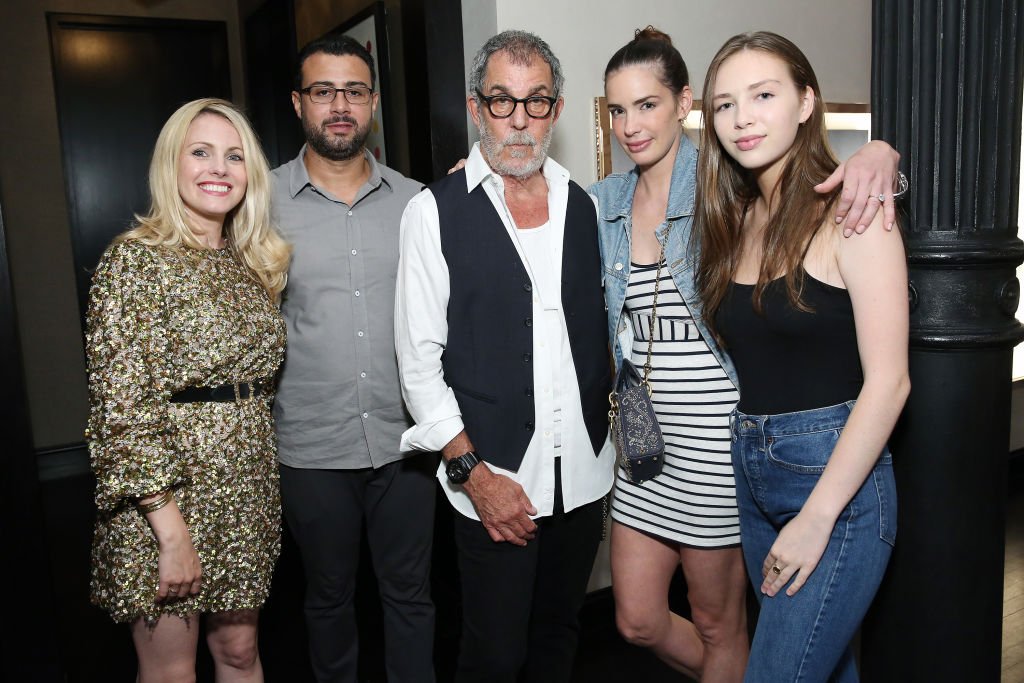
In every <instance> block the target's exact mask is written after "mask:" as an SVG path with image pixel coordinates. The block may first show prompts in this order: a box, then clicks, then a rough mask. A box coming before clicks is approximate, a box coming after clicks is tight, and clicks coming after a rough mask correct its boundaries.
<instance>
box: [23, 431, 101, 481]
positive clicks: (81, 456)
mask: <svg viewBox="0 0 1024 683" xmlns="http://www.w3.org/2000/svg"><path fill="white" fill-rule="evenodd" d="M36 467H37V468H38V470H39V481H54V480H56V479H65V478H67V477H78V476H81V475H83V474H89V472H90V470H89V448H88V446H86V445H85V442H84V441H83V442H80V443H72V444H66V445H64V446H53V447H51V448H40V449H37V450H36Z"/></svg>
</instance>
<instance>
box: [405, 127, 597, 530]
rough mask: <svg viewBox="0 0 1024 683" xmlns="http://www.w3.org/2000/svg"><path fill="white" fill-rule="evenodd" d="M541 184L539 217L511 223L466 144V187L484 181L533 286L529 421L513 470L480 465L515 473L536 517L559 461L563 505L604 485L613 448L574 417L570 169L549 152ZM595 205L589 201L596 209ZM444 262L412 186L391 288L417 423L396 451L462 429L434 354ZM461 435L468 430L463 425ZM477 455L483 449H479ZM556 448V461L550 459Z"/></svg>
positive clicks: (427, 206) (495, 182) (441, 341)
mask: <svg viewBox="0 0 1024 683" xmlns="http://www.w3.org/2000/svg"><path fill="white" fill-rule="evenodd" d="M542 173H543V175H544V179H545V180H546V181H547V185H548V223H547V224H545V225H544V226H540V227H538V228H533V229H523V230H519V229H517V227H516V225H515V222H514V221H513V219H512V213H511V211H509V209H508V205H507V204H506V203H505V185H504V182H503V180H502V178H501V176H500V175H498V174H497V173H494V172H493V171H492V170H491V168H490V167H489V166H488V165H487V162H486V161H485V160H484V157H483V155H482V154H481V152H480V150H479V143H477V144H476V145H474V146H473V150H472V151H471V152H470V155H469V158H468V159H467V160H466V192H467V193H469V192H471V191H473V189H474V188H476V186H477V185H480V184H483V187H484V191H485V192H486V193H487V197H488V198H489V199H490V200H491V204H492V205H493V206H494V210H495V211H496V212H497V214H498V216H499V217H500V218H501V222H502V223H503V224H504V226H505V230H506V231H507V233H508V236H509V239H510V240H512V244H513V245H514V246H515V248H516V252H517V253H518V254H519V258H520V259H522V262H523V266H524V267H525V268H526V271H527V273H529V276H530V282H531V284H532V286H533V293H534V296H533V314H532V317H533V320H534V325H533V327H532V328H531V329H532V330H533V360H534V362H533V364H532V365H533V381H534V407H535V412H536V418H535V421H536V424H537V429H536V430H535V431H534V433H533V437H532V439H531V440H530V444H529V446H528V447H527V449H526V454H525V455H524V457H523V461H522V464H521V465H520V467H519V471H518V472H511V471H509V470H505V469H502V468H500V467H496V466H494V465H492V464H490V463H486V462H485V463H483V464H482V466H484V467H489V468H490V469H491V470H492V471H493V472H495V473H497V474H502V475H505V476H507V477H509V478H511V479H513V480H514V481H516V482H518V483H519V484H520V485H521V486H522V487H523V490H524V491H525V492H526V495H527V496H528V497H529V499H530V502H532V503H533V505H534V507H536V508H537V515H535V516H536V517H545V516H550V515H551V514H552V511H553V508H554V501H555V466H556V463H557V464H559V466H560V467H561V479H562V502H563V506H564V509H565V510H566V511H569V510H572V509H574V508H577V507H579V506H581V505H584V504H586V503H590V502H593V501H595V500H597V499H598V498H600V497H601V496H603V495H604V494H605V493H607V492H608V491H609V490H610V489H611V486H612V481H613V478H614V449H613V448H612V446H611V442H610V441H609V440H608V439H605V442H604V444H603V446H602V448H601V451H600V455H599V456H595V455H594V450H593V447H592V446H591V443H590V436H589V434H588V432H587V428H586V425H585V423H584V421H583V409H582V406H581V404H580V390H579V383H578V381H577V379H576V369H575V366H574V365H573V359H572V352H571V349H570V345H569V338H568V333H567V328H566V323H565V315H564V312H563V310H562V302H561V270H562V244H563V237H564V232H565V213H566V207H567V205H568V199H569V172H568V171H566V170H565V169H564V168H562V167H561V166H560V165H559V164H557V163H556V162H554V161H553V160H551V159H550V158H549V159H546V160H545V162H544V166H543V168H542ZM596 210H597V208H596V206H595V211H596ZM450 291H451V290H450V287H449V282H448V266H447V263H446V262H445V258H444V255H443V253H442V251H441V232H440V227H439V219H438V213H437V204H436V203H435V201H434V195H433V194H432V193H431V192H430V191H429V190H424V191H423V192H421V193H420V194H418V195H416V196H415V197H414V198H413V199H412V201H410V202H409V205H408V206H407V207H406V209H405V214H404V215H403V216H402V230H401V257H400V259H399V265H398V286H397V290H396V296H395V347H396V350H397V352H398V365H399V369H400V373H401V378H402V394H403V396H404V398H405V402H406V405H407V406H408V408H409V412H410V413H411V414H412V417H413V420H415V422H416V424H415V425H414V426H413V427H411V428H410V429H408V430H407V431H406V432H405V434H403V435H402V444H401V448H402V450H408V449H416V450H423V451H440V450H441V449H442V448H444V446H445V445H446V444H447V443H448V442H449V441H451V440H452V439H453V438H454V437H455V436H457V435H458V434H459V432H461V431H462V430H463V428H464V426H463V422H462V412H461V411H460V409H459V404H458V401H457V400H456V398H455V395H454V394H453V392H452V390H451V388H450V387H449V386H448V385H447V384H446V383H445V381H444V370H443V368H442V366H441V354H442V353H443V352H444V349H445V345H446V344H447V340H448V320H447V315H448V297H449V294H450ZM468 436H469V438H470V440H471V441H472V439H473V434H472V433H468ZM479 455H480V456H481V458H483V459H484V460H485V461H486V460H487V454H486V453H480V454H479ZM556 457H557V458H558V460H556ZM437 478H438V481H440V482H441V486H442V487H443V488H444V491H445V494H446V495H447V496H448V500H449V502H451V504H452V505H453V506H454V507H455V509H456V510H458V511H459V512H460V513H461V514H463V515H465V516H466V517H469V518H471V519H479V516H478V515H477V513H476V510H475V509H474V508H473V503H472V501H470V499H469V496H468V495H467V494H466V493H465V492H464V491H463V490H462V487H461V486H456V485H453V484H451V483H450V482H449V481H448V477H447V476H446V475H445V470H444V462H442V463H441V465H440V466H439V467H438V470H437Z"/></svg>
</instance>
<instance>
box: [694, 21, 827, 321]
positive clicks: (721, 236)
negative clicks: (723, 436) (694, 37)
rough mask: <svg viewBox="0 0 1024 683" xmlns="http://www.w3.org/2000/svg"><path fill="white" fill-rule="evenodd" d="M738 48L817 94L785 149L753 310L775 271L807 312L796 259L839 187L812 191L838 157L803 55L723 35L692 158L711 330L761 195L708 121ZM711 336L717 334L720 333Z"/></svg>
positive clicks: (773, 39) (785, 45)
mask: <svg viewBox="0 0 1024 683" xmlns="http://www.w3.org/2000/svg"><path fill="white" fill-rule="evenodd" d="M742 50H758V51H760V52H764V53H766V54H769V55H773V56H775V57H778V58H779V59H781V60H782V61H783V62H784V63H785V64H786V66H787V67H788V69H789V74H790V77H791V78H792V79H793V82H794V85H795V86H796V88H797V89H798V91H800V92H805V91H806V89H807V88H808V87H810V88H811V89H812V91H813V92H814V106H813V110H812V112H811V115H810V117H809V118H808V119H807V121H805V122H804V123H803V124H802V125H801V126H800V128H799V130H798V131H797V134H796V139H795V140H794V141H793V145H792V147H790V150H789V156H788V159H787V160H786V163H785V166H784V167H783V169H782V173H781V174H780V176H779V181H778V186H777V188H776V193H777V199H776V200H775V201H774V202H773V204H774V207H773V208H772V209H771V211H770V215H769V217H768V222H767V225H766V226H765V229H764V233H763V237H762V239H763V245H762V246H763V255H762V257H761V270H760V273H759V274H758V277H757V285H756V286H755V287H754V309H755V310H756V311H758V312H759V313H760V312H761V311H762V308H761V296H762V294H763V293H764V288H765V286H766V285H767V284H768V283H769V282H770V281H771V280H773V279H775V278H777V277H779V276H780V274H781V275H784V276H785V283H786V291H787V294H788V296H789V300H790V302H792V304H793V305H794V306H796V307H797V308H798V309H800V310H808V308H807V306H806V305H804V304H803V303H802V302H801V300H800V292H801V289H802V286H803V269H802V268H801V267H800V264H801V262H802V261H803V259H804V257H805V256H806V253H807V249H808V247H809V246H810V244H811V240H812V239H813V238H814V236H815V235H816V234H817V233H818V231H819V230H820V229H821V226H822V225H823V224H824V223H825V219H826V217H827V216H828V215H829V214H830V213H831V210H832V207H833V205H834V204H835V202H836V199H837V198H838V197H839V191H838V190H836V191H834V192H832V193H830V194H827V195H820V194H818V193H816V192H815V191H814V185H816V184H818V183H820V182H822V181H823V180H825V179H826V178H827V177H828V176H829V175H830V174H831V173H832V171H834V170H835V168H836V166H838V165H839V162H838V161H836V158H835V155H834V154H833V153H832V148H831V147H830V146H829V143H828V132H827V131H826V130H825V105H824V103H823V101H822V98H821V89H820V88H819V87H818V79H817V77H816V76H815V75H814V70H813V69H812V68H811V65H810V63H809V62H808V61H807V57H805V56H804V53H803V52H801V51H800V48H798V47H797V46H796V45H794V44H793V43H791V42H790V41H789V40H787V39H785V38H783V37H782V36H780V35H778V34H775V33H770V32H768V31H757V32H754V33H742V34H740V35H736V36H733V37H732V38H730V39H729V40H727V41H726V42H725V45H723V46H722V48H721V49H720V50H719V51H718V54H716V55H715V58H714V59H713V60H712V61H711V65H710V66H709V67H708V72H707V77H706V78H705V79H704V94H703V98H702V102H701V107H702V114H703V118H704V128H703V129H702V131H701V136H700V140H701V145H700V155H699V157H698V161H697V202H696V207H695V218H694V233H693V234H694V239H695V245H696V246H697V247H698V248H699V250H700V258H699V259H698V265H697V272H696V281H697V291H698V294H699V295H700V298H701V301H702V302H703V303H704V316H705V319H706V321H707V323H708V324H709V325H710V326H711V327H712V329H714V317H715V313H716V312H717V310H718V308H719V306H721V304H722V300H723V299H724V297H725V295H726V292H727V291H728V288H729V285H730V283H731V282H732V278H733V276H734V275H735V272H736V266H737V262H738V259H739V255H740V245H741V232H740V231H741V227H742V225H743V220H744V217H745V215H746V212H747V209H748V208H749V207H750V206H751V204H752V203H753V201H754V200H755V199H757V197H758V195H759V190H758V186H757V183H756V180H755V177H754V174H753V173H752V172H750V171H748V170H747V169H745V168H743V167H742V166H740V165H739V163H737V162H736V160H734V159H733V158H732V157H730V156H729V154H728V153H727V152H726V151H725V150H724V149H723V147H722V144H721V142H720V141H719V140H718V136H717V135H716V133H715V127H714V125H713V121H714V102H713V98H714V96H715V80H716V78H717V76H718V70H719V68H720V67H721V66H722V64H723V63H724V62H725V60H727V59H728V58H729V57H731V56H733V55H734V54H736V53H738V52H740V51H742ZM715 335H716V336H718V333H717V331H716V332H715ZM719 341H721V340H720V339H719Z"/></svg>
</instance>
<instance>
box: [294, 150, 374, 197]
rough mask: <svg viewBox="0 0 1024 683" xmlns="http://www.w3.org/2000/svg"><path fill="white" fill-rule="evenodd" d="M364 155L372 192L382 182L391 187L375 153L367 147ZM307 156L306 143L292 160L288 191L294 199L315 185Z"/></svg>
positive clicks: (368, 182)
mask: <svg viewBox="0 0 1024 683" xmlns="http://www.w3.org/2000/svg"><path fill="white" fill-rule="evenodd" d="M363 156H364V157H365V158H366V161H367V163H369V164H370V177H369V178H368V179H367V181H366V185H368V186H369V187H370V191H371V192H372V191H373V190H376V189H377V188H379V187H380V185H381V183H384V184H385V185H387V186H388V189H391V183H389V182H388V180H387V178H385V177H384V176H383V175H382V174H381V172H380V164H378V163H377V160H376V159H374V158H373V155H372V154H370V152H369V150H367V149H366V148H365V147H364V148H363ZM305 157H306V145H302V149H300V150H299V155H298V156H297V157H295V159H293V160H292V165H291V169H290V172H289V174H288V191H289V193H290V194H291V197H292V199H295V196H296V195H297V194H299V193H300V192H302V190H304V189H305V188H306V187H313V182H312V181H311V180H310V179H309V170H308V169H307V168H306V162H305Z"/></svg>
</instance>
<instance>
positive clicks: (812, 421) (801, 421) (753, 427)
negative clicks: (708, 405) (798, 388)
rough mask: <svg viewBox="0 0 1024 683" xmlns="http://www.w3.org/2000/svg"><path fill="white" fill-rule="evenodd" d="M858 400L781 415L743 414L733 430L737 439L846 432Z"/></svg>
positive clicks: (734, 416)
mask: <svg viewBox="0 0 1024 683" xmlns="http://www.w3.org/2000/svg"><path fill="white" fill-rule="evenodd" d="M855 403H856V401H847V402H846V403H839V404H837V405H834V406H826V407H824V408H813V409H811V410H799V411H796V412H793V413H780V414H778V415H747V414H746V413H741V412H740V411H738V410H737V411H735V412H733V414H732V420H731V424H730V426H731V429H732V433H733V435H734V436H737V437H741V436H754V435H764V436H784V435H786V434H806V433H808V432H820V431H825V430H828V429H842V428H843V427H844V426H845V425H846V420H847V419H848V418H849V417H850V411H852V410H853V406H854V404H855Z"/></svg>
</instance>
